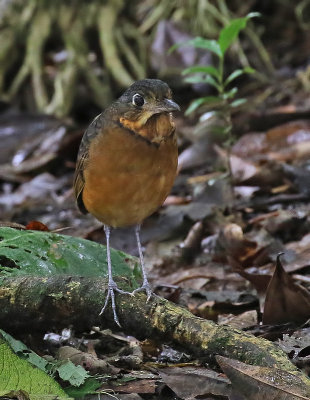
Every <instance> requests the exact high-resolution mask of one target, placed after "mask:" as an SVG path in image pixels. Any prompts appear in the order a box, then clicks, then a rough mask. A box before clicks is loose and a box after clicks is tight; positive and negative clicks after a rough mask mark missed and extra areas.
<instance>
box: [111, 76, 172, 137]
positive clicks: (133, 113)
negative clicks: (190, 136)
mask: <svg viewBox="0 0 310 400" xmlns="http://www.w3.org/2000/svg"><path fill="white" fill-rule="evenodd" d="M115 105H116V107H117V115H118V119H119V122H120V123H121V124H122V125H123V126H124V127H126V128H128V129H130V130H132V131H134V132H135V133H136V134H139V135H141V136H144V137H145V138H147V139H149V140H151V141H153V142H160V141H161V140H162V139H163V138H164V137H167V136H169V134H170V133H171V132H172V131H173V130H174V123H173V120H172V116H171V113H172V112H174V111H180V107H179V106H178V104H177V103H175V102H174V101H173V100H172V92H171V89H170V88H169V86H168V85H167V84H166V83H165V82H163V81H161V80H159V79H142V80H140V81H137V82H135V83H134V84H132V85H131V86H130V87H129V88H128V89H127V90H126V91H125V92H124V93H123V94H122V96H121V97H120V98H119V99H118V100H117V101H116V103H115Z"/></svg>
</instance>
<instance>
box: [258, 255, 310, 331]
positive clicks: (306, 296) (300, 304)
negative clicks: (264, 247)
mask: <svg viewBox="0 0 310 400" xmlns="http://www.w3.org/2000/svg"><path fill="white" fill-rule="evenodd" d="M309 318H310V293H309V292H308V290H306V289H305V288H304V287H302V286H300V285H298V284H297V283H296V282H295V281H294V279H293V278H292V277H291V276H290V275H289V274H288V273H287V272H286V271H285V270H284V268H283V266H282V264H281V261H280V255H278V257H277V261H276V268H275V270H274V273H273V276H272V278H271V281H270V283H269V285H268V288H267V292H266V300H265V307H264V313H263V323H264V324H279V323H285V322H296V323H302V322H305V321H307V320H308V319H309Z"/></svg>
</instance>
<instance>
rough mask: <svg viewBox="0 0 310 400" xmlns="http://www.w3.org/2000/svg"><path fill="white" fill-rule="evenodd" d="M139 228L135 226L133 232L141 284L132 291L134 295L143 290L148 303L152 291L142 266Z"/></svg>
mask: <svg viewBox="0 0 310 400" xmlns="http://www.w3.org/2000/svg"><path fill="white" fill-rule="evenodd" d="M140 228H141V225H137V226H136V228H135V232H136V239H137V245H138V251H139V258H140V265H141V270H142V277H143V282H142V286H141V287H140V288H138V289H135V290H134V291H133V294H135V293H136V292H141V291H143V290H145V292H146V294H147V301H149V299H150V297H151V296H152V290H151V286H150V284H149V281H148V279H147V275H146V270H145V265H144V258H143V252H142V246H141V240H140Z"/></svg>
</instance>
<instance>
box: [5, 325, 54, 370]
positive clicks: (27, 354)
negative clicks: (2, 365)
mask: <svg viewBox="0 0 310 400" xmlns="http://www.w3.org/2000/svg"><path fill="white" fill-rule="evenodd" d="M0 334H1V335H2V337H3V338H4V339H5V340H6V341H7V343H8V344H9V345H10V346H11V348H12V350H13V351H14V353H16V354H17V355H18V356H19V357H20V358H23V359H25V360H27V361H28V362H30V364H32V365H34V366H36V367H37V368H39V369H41V370H42V371H44V372H48V371H47V366H48V365H49V362H48V361H46V360H45V359H44V358H42V357H40V356H39V355H38V354H36V353H35V352H34V351H32V350H30V349H29V348H28V347H27V346H26V345H25V344H24V343H22V342H21V341H20V340H16V339H14V338H13V337H12V336H11V335H9V334H8V333H6V332H4V331H3V330H2V329H0Z"/></svg>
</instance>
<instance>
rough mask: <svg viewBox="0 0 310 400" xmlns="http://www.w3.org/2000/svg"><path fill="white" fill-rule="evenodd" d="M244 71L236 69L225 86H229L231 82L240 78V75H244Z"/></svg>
mask: <svg viewBox="0 0 310 400" xmlns="http://www.w3.org/2000/svg"><path fill="white" fill-rule="evenodd" d="M243 74H244V72H243V69H236V70H235V71H234V72H232V73H231V74H230V75H229V76H228V77H227V79H226V80H225V82H224V86H227V85H228V84H229V83H230V82H232V81H233V80H235V79H236V78H238V77H239V76H240V75H243Z"/></svg>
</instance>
